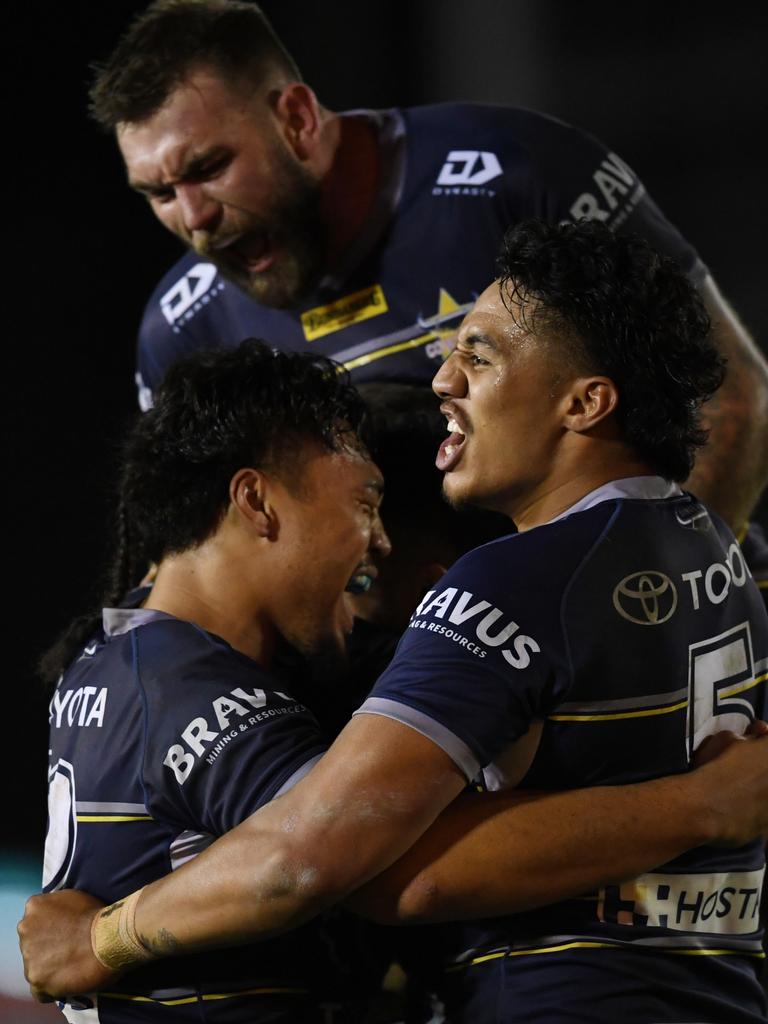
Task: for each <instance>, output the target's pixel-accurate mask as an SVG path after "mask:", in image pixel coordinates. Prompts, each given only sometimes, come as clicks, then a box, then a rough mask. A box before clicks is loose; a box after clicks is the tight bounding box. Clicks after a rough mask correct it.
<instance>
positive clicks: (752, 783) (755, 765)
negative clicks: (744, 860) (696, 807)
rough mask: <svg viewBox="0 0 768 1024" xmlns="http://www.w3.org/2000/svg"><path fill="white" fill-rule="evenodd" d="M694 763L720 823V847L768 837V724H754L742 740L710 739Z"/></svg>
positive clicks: (723, 734)
mask: <svg viewBox="0 0 768 1024" xmlns="http://www.w3.org/2000/svg"><path fill="white" fill-rule="evenodd" d="M694 763H695V764H696V765H697V771H696V772H694V776H697V777H698V779H697V781H698V783H700V784H704V785H706V786H707V788H708V794H709V800H710V802H711V804H712V806H713V809H714V811H715V814H716V817H717V820H718V822H719V826H718V837H717V838H716V840H715V842H716V844H717V845H725V846H742V845H743V844H744V843H748V842H749V841H750V840H752V839H755V838H757V837H758V836H760V835H768V724H766V723H765V722H761V721H757V722H753V723H752V724H751V725H750V727H749V728H748V729H747V731H746V732H745V733H744V734H743V735H741V736H737V735H736V734H735V733H732V732H721V733H717V734H716V735H714V736H710V737H708V739H707V740H705V741H704V743H702V744H701V746H700V747H699V749H698V751H697V752H696V757H695V759H694Z"/></svg>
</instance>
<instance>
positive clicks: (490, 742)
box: [358, 477, 768, 1024]
mask: <svg viewBox="0 0 768 1024" xmlns="http://www.w3.org/2000/svg"><path fill="white" fill-rule="evenodd" d="M665 495H669V496H665ZM766 679H768V619H767V618H766V613H765V609H764V607H763V605H762V602H761V600H760V595H759V593H758V591H757V588H756V587H755V585H754V582H753V580H752V579H751V577H750V572H749V570H748V568H747V566H746V564H745V562H744V559H743V557H742V554H741V549H740V547H739V545H738V544H737V543H736V541H735V539H734V538H733V536H732V535H731V534H730V532H729V531H728V530H727V528H726V527H725V526H723V525H722V524H721V523H719V522H715V521H713V519H711V518H710V516H709V514H708V513H707V511H706V510H705V509H704V507H703V506H702V505H700V504H699V503H697V502H696V500H695V499H694V498H692V497H691V496H690V495H687V494H683V493H682V492H680V491H679V489H678V488H676V487H670V486H669V485H666V484H665V483H664V481H661V480H659V479H658V478H653V477H639V478H634V479H631V480H624V481H616V482H614V483H613V484H609V485H606V486H605V487H603V488H599V489H598V490H597V491H596V492H593V493H592V494H591V495H588V496H587V497H586V498H584V499H582V501H581V502H579V503H578V504H577V505H575V506H574V507H573V508H572V509H570V510H569V512H568V513H566V514H565V515H564V516H561V517H558V518H557V519H556V520H553V521H552V522H551V523H548V524H546V525H543V526H540V527H538V528H536V529H532V530H529V531H526V532H523V533H520V534H517V535H514V536H510V537H508V538H503V539H501V540H498V541H494V542H492V543H491V544H488V545H485V546H484V547H481V548H478V549H476V550H475V551H473V552H470V553H469V554H468V555H465V556H464V557H463V558H462V559H460V561H459V562H457V563H456V564H455V566H454V567H453V568H452V569H451V570H450V571H449V572H448V573H447V574H446V575H445V576H444V577H443V578H442V579H441V580H440V582H439V584H438V585H437V586H436V588H435V590H433V591H431V592H430V593H428V594H427V595H426V597H425V598H424V600H423V601H422V603H421V604H420V606H419V608H418V609H417V610H416V612H415V613H414V615H413V617H412V619H411V622H410V625H409V628H408V629H407V630H406V632H405V635H404V636H403V639H402V640H401V642H400V645H399V647H398V650H397V653H396V655H395V657H394V659H393V661H392V663H391V665H390V666H389V668H388V669H387V670H386V671H385V672H384V674H383V676H382V677H381V679H380V680H379V682H378V683H377V685H376V686H375V687H374V689H373V691H372V694H371V695H370V696H369V698H368V699H367V700H366V702H365V703H364V704H363V706H362V708H361V709H360V711H359V712H358V713H373V714H380V715H385V716H388V717H391V718H393V719H395V720H397V721H400V722H403V723H405V724H407V725H409V726H411V727H412V728H415V729H417V730H418V731H420V732H422V733H423V734H425V735H426V736H428V737H429V738H431V739H432V740H433V741H434V742H435V743H437V744H438V745H439V746H440V747H442V748H443V749H444V750H445V751H446V752H447V753H448V754H449V755H450V756H451V757H452V758H453V759H454V761H455V762H456V763H457V764H458V765H459V766H460V767H461V768H462V769H463V771H464V772H465V774H466V776H467V779H472V778H474V777H476V775H477V774H478V773H481V778H482V779H483V780H484V783H485V785H486V786H487V787H488V788H500V787H503V786H505V785H507V784H511V785H514V784H515V783H516V782H517V779H515V778H514V777H508V769H507V764H509V763H511V762H507V764H505V760H506V752H507V751H508V750H509V749H510V747H511V745H512V744H514V743H515V741H516V740H518V739H519V738H520V737H522V736H523V735H524V734H525V733H526V732H528V730H529V728H530V726H531V724H532V723H533V722H536V721H540V722H543V723H544V724H543V732H542V737H541V741H540V744H539V747H538V750H537V752H536V755H535V757H534V759H533V762H532V764H531V766H530V768H529V769H528V771H527V774H526V776H525V778H524V779H523V780H522V782H521V785H523V786H524V787H526V788H531V789H536V790H562V789H570V788H577V787H583V786H593V785H606V784H607V785H612V784H613V785H620V784H626V783H632V782H638V781H642V780H644V779H648V778H652V777H656V776H661V775H670V774H674V773H678V772H684V771H686V770H687V769H688V768H689V766H690V764H691V759H692V757H693V754H694V752H695V750H696V748H697V747H698V746H699V744H700V743H701V742H702V741H703V740H704V739H705V738H706V737H707V736H708V735H710V734H712V733H714V732H717V731H719V730H721V729H732V730H734V731H737V732H742V731H743V730H744V728H745V727H746V726H747V725H748V724H749V722H750V721H751V720H753V719H754V718H755V717H756V716H757V717H763V718H764V717H766V713H767V712H768V702H767V700H766V688H767V685H768V684H767V683H766ZM764 869H765V857H764V850H763V846H762V843H761V842H755V843H752V844H750V845H748V846H746V847H744V848H740V849H714V848H700V849H697V850H693V851H691V852H689V853H687V854H685V855H684V856H682V857H680V858H678V859H676V860H675V861H674V862H672V863H669V864H666V865H662V866H660V867H659V868H657V869H655V870H654V871H650V872H648V873H646V874H644V875H642V876H640V877H639V878H636V879H633V880H631V881H628V882H626V883H624V884H622V885H609V886H606V887H605V888H603V889H601V890H600V891H599V892H597V893H593V894H587V895H585V896H584V897H583V898H580V899H576V900H569V901H565V902H562V903H559V904H557V905H554V906H551V907H546V908H542V909H539V910H534V911H530V912H526V913H521V914H517V915H515V916H514V917H510V918H506V919H498V920H495V921H490V920H489V921H480V922H474V923H472V924H468V925H455V926H441V928H440V929H437V930H434V932H433V933H431V934H432V941H433V943H434V944H435V946H436V947H437V949H439V951H440V952H441V954H442V956H443V958H444V961H443V962H444V965H445V966H447V971H446V973H445V975H444V979H445V985H446V988H445V992H444V993H443V994H444V996H445V998H446V1001H447V1005H448V1018H449V1019H450V1020H451V1021H452V1022H457V1021H462V1022H463V1021H467V1022H469V1021H471V1022H473V1024H483V1022H486V1021H496V1020H500V1019H503V1020H504V1021H518V1020H519V1021H526V1022H528V1021H542V1022H544V1021H546V1022H552V1021H580V1022H586V1021H589V1022H592V1024H594V1022H598V1024H600V1022H605V1024H609V1022H610V1024H615V1021H616V1020H618V1019H622V1020H624V1021H627V1022H637V1024H640V1022H643V1024H650V1022H655V1024H662V1022H666V1024H671V1022H682V1021H695V1022H699V1024H703V1022H707V1024H727V1022H731V1021H733V1022H734V1024H735V1022H736V1021H738V1022H740V1024H743V1022H747V1021H752V1022H756V1021H764V1020H765V1019H766V1018H765V1004H764V998H763V995H762V991H761V988H760V986H759V983H758V981H757V978H756V973H757V972H758V971H759V968H760V961H761V959H762V956H763V954H762V952H761V936H762V932H761V930H760V925H759V919H758V918H759V914H758V911H759V900H760V891H761V887H762V881H763V876H764ZM499 1006H502V1007H504V1015H503V1016H502V1017H497V1016H495V1015H494V1014H495V1013H496V1012H498V1007H499Z"/></svg>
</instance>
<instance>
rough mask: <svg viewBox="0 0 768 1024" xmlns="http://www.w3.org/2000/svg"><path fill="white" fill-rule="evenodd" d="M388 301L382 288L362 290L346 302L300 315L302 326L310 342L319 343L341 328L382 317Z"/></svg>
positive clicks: (345, 297) (345, 299) (339, 300)
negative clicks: (319, 339)
mask: <svg viewBox="0 0 768 1024" xmlns="http://www.w3.org/2000/svg"><path fill="white" fill-rule="evenodd" d="M388 308H389V307H388V306H387V300H386V299H385V298H384V292H383V291H382V288H381V285H379V284H374V285H372V286H371V287H369V288H362V289H361V290H360V291H359V292H353V293H352V295H345V296H344V298H343V299H337V300H336V301H335V302H331V303H329V304H328V305H327V306H316V307H315V308H314V309H308V310H307V311H306V313H302V314H301V326H302V327H303V328H304V337H305V338H306V339H307V341H316V340H317V339H318V338H324V337H325V335H326V334H333V332H334V331H340V330H341V329H342V327H349V325H350V324H357V323H360V322H361V321H363V320H370V318H371V317H372V316H379V315H380V314H381V313H386V312H387V310H388Z"/></svg>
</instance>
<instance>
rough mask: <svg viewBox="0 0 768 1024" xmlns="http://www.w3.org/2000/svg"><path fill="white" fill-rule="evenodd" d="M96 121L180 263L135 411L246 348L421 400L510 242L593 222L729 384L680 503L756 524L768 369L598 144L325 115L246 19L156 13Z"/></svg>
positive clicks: (451, 118)
mask: <svg viewBox="0 0 768 1024" xmlns="http://www.w3.org/2000/svg"><path fill="white" fill-rule="evenodd" d="M92 111H93V114H94V116H95V118H96V120H97V121H98V122H99V124H100V125H101V126H102V127H103V128H104V129H105V130H107V131H109V132H110V133H114V135H115V136H116V138H117V142H118V145H119V147H120V150H121V153H122V156H123V159H124V161H125V167H126V171H127V176H128V182H129V184H130V185H131V187H132V188H134V189H135V190H136V191H138V192H139V193H140V194H141V195H143V196H145V197H146V199H147V201H148V203H149V206H150V208H151V210H152V212H153V213H154V214H155V216H156V217H157V218H158V220H159V221H160V222H161V223H162V224H163V225H164V226H165V227H166V228H167V229H168V230H170V231H172V232H173V233H174V234H175V235H177V237H178V238H179V239H180V240H181V242H182V243H183V244H184V245H185V246H186V247H187V249H188V252H187V254H186V255H185V256H183V257H182V259H181V260H179V262H178V263H177V264H176V265H175V266H174V267H173V268H171V269H170V270H169V272H168V274H167V275H165V276H164V278H163V279H162V281H161V282H160V283H159V285H158V287H157V289H156V291H155V293H154V294H153V296H152V297H151V298H150V300H149V303H148V306H147V311H146V315H145V318H144V322H143V324H142V328H141V332H140V339H139V355H138V377H137V379H138V382H139V395H140V399H141V401H142V404H144V405H145V406H146V405H148V404H149V403H150V402H151V395H152V391H153V390H154V388H155V387H156V386H157V384H158V382H159V381H160V379H161V378H162V375H163V373H164V372H165V370H166V369H167V368H168V366H170V365H172V364H173V362H174V361H175V360H176V359H178V358H179V357H180V356H182V355H184V354H185V353H188V352H190V351H192V350H194V349H195V348H199V347H203V348H207V347H209V346H210V345H211V344H212V343H213V342H214V340H215V343H216V344H221V345H224V346H232V345H237V344H238V343H239V342H240V341H241V340H242V339H243V338H244V337H251V336H255V337H265V338H268V339H269V340H270V343H271V344H274V345H277V346H278V347H280V348H283V349H286V350H306V349H308V348H311V350H312V351H313V352H319V353H321V354H324V355H328V356H331V357H333V358H335V359H337V360H338V361H339V362H342V363H343V364H344V365H345V366H346V367H347V368H348V369H349V370H350V371H351V372H352V374H353V377H354V379H355V381H361V380H369V379H392V380H401V381H410V382H413V383H423V384H425V385H428V384H429V382H430V381H431V379H432V376H433V375H434V372H435V370H436V369H437V366H438V365H439V363H440V361H441V360H442V359H443V358H444V356H445V354H446V352H447V351H448V348H449V342H448V340H447V336H452V335H453V333H454V332H455V325H456V324H457V323H458V320H459V319H460V318H461V316H462V315H463V314H464V313H465V312H466V311H467V309H468V308H469V306H470V304H471V303H472V301H473V300H474V299H475V298H476V296H477V295H478V294H479V293H480V292H481V291H482V290H483V289H484V288H485V287H486V285H487V283H488V281H489V280H490V279H491V278H492V276H493V266H494V260H495V258H496V254H497V252H498V249H499V245H500V242H501V239H502V237H503V234H504V232H505V230H506V229H507V228H508V227H509V226H510V225H511V224H514V223H516V222H518V221H520V220H524V219H526V218H529V217H538V218H541V219H543V220H547V221H551V222H552V223H558V222H560V221H562V220H573V219H576V218H582V217H586V218H593V219H597V220H599V221H600V222H602V223H606V224H607V225H608V226H610V227H611V228H613V229H616V230H621V231H627V232H635V233H638V234H640V235H642V236H643V237H645V238H646V239H647V240H648V241H649V242H650V243H651V244H652V245H653V246H654V247H655V248H656V249H658V250H659V251H661V252H665V253H667V254H669V255H672V256H674V257H675V258H676V259H677V260H678V261H679V263H680V265H681V266H682V267H683V269H684V270H685V271H686V273H688V275H689V276H690V278H691V280H692V281H694V283H695V284H696V285H697V287H698V288H699V289H700V291H701V294H702V297H703V298H704V300H705V302H706V304H707V307H708V309H709V312H710V315H711V317H712V320H713V328H714V337H715V340H716V343H717V345H718V347H719V348H720V350H721V352H722V353H723V354H724V355H725V356H726V357H727V358H728V361H729V366H728V375H727V378H726V381H725V384H724V386H723V387H722V388H721V390H720V391H719V393H718V395H717V397H716V398H715V399H714V400H713V401H712V402H710V404H709V405H708V407H707V410H706V417H707V420H708V422H709V424H710V425H711V427H712V433H711V438H710V442H709V445H708V447H707V448H706V449H705V450H704V451H702V452H701V454H700V456H699V458H698V460H697V463H696V467H695V469H694V470H693V474H692V476H691V478H690V481H689V487H690V489H691V490H693V491H694V493H696V494H697V495H699V497H701V498H702V500H706V501H707V502H709V503H710V504H711V505H712V506H713V507H714V508H715V509H717V510H718V511H719V512H720V513H721V514H722V515H723V516H724V517H725V518H726V519H727V520H728V521H729V522H730V523H731V525H732V526H733V527H734V528H735V529H739V528H741V526H742V524H743V523H744V522H745V521H746V519H747V517H748V515H749V513H750V511H751V509H752V507H753V505H754V503H755V501H756V499H757V497H758V495H759V493H760V490H761V488H762V487H763V485H764V483H765V482H766V479H768V450H766V446H765V444H764V438H765V436H766V433H768V367H766V364H765V361H764V359H763V358H762V356H761V355H760V353H759V351H758V349H757V348H756V346H755V345H754V344H753V342H752V340H751V339H750V337H749V335H748V334H747V332H746V331H745V330H744V328H743V327H742V326H741V325H740V324H739V323H738V321H737V319H736V317H735V316H734V314H733V312H732V310H731V309H730V307H729V306H728V304H727V302H726V301H725V300H724V299H723V297H722V295H721V294H720V292H719V291H718V288H717V285H716V284H715V282H714V280H713V278H712V276H711V274H710V273H709V271H708V269H707V267H706V266H705V265H704V263H703V262H702V261H701V260H700V258H699V257H698V255H697V253H696V252H695V251H694V249H693V248H692V246H691V245H690V244H689V243H688V242H687V241H686V240H685V239H683V238H682V237H681V235H680V234H679V232H678V231H677V230H676V229H675V228H674V227H673V226H672V225H671V224H670V223H669V222H668V221H667V220H666V219H665V217H664V215H663V214H662V212H661V211H660V210H659V209H658V207H657V206H656V205H655V204H654V202H653V201H652V200H651V198H650V197H649V196H648V194H647V192H646V190H645V188H644V187H643V184H642V182H641V181H640V180H639V178H638V177H637V175H636V174H635V172H634V171H633V170H632V169H631V168H629V167H628V166H627V165H626V164H625V163H624V162H623V161H622V160H621V159H620V158H619V157H618V156H617V155H616V154H615V153H613V152H611V151H609V149H608V148H606V147H605V146H604V145H603V144H602V143H600V142H598V141H597V140H595V139H594V138H592V137H591V136H589V135H587V134H586V133H584V132H582V131H579V130H577V129H574V128H572V127H570V126H567V125H564V124H562V123H561V122H559V121H556V120H554V119H552V118H549V117H546V116H543V115H540V114H537V113H534V112H531V111H527V110H516V109H508V108H501V107H491V106H481V105H477V104H456V103H453V104H443V105H438V106H429V107H419V108H413V109H407V110H385V111H362V110H355V111H352V112H350V113H341V114H339V113H334V112H332V111H330V110H328V109H326V108H325V107H324V106H323V105H322V104H321V103H320V102H319V101H318V99H317V97H316V95H315V93H314V92H313V91H312V89H311V88H310V87H309V85H308V84H307V83H306V82H304V81H303V80H302V78H301V74H300V72H299V69H298V68H297V67H296V64H295V62H294V61H293V60H292V58H291V56H290V55H289V54H288V52H287V51H286V49H285V47H284V46H283V44H282V43H281V42H280V40H279V39H277V38H276V37H275V35H274V33H273V32H272V30H271V28H270V26H269V24H268V22H267V21H266V19H265V18H264V16H263V14H262V13H261V11H260V10H259V9H258V7H257V6H256V5H254V4H251V3H243V2H236V0H159V2H156V3H153V4H150V5H149V6H148V7H147V9H146V10H145V11H144V12H142V13H141V14H140V15H139V16H138V17H137V18H136V19H135V20H134V21H133V23H132V24H131V25H130V26H129V27H128V29H127V31H126V33H125V35H124V37H123V38H122V40H121V41H120V42H119V43H118V45H117V46H116V48H115V50H114V52H113V53H112V54H111V55H110V57H109V58H108V59H107V61H106V62H105V63H104V65H103V66H102V67H101V68H100V70H99V71H98V73H97V77H96V80H95V83H94V87H93V90H92ZM457 317H458V319H457ZM756 555H757V553H756ZM761 557H764V558H765V562H766V565H765V567H766V570H767V571H768V553H765V555H764V556H761ZM760 564H762V562H761V563H760Z"/></svg>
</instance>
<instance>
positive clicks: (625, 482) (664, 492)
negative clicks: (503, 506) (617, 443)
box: [549, 476, 683, 523]
mask: <svg viewBox="0 0 768 1024" xmlns="http://www.w3.org/2000/svg"><path fill="white" fill-rule="evenodd" d="M682 493H683V492H682V490H681V489H680V487H679V485H678V484H676V483H674V482H673V481H671V480H665V479H664V478H663V477H661V476H627V477H623V478H622V479H621V480H610V481H609V482H608V483H607V484H602V485H601V486H600V487H597V488H595V490H594V491H590V492H589V494H585V495H584V497H583V498H580V499H579V500H578V501H577V502H576V504H575V505H571V507H570V508H567V509H566V510H565V512H561V513H560V515H558V516H555V517H554V519H550V520H549V523H556V522H558V520H560V519H565V518H566V516H572V515H574V514H575V513H576V512H584V511H586V509H588V508H592V507H593V506H595V505H600V504H601V503H602V502H604V501H615V500H616V499H620V498H635V499H641V500H643V501H660V500H663V499H664V498H679V497H680V496H681V495H682Z"/></svg>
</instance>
